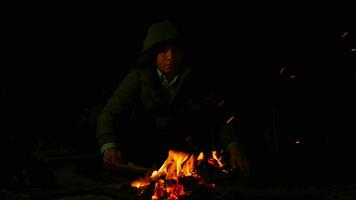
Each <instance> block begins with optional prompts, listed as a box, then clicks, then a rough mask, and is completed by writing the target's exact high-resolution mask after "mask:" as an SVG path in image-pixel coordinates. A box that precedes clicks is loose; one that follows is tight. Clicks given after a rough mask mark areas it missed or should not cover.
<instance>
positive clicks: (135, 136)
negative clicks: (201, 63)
mask: <svg viewBox="0 0 356 200" xmlns="http://www.w3.org/2000/svg"><path fill="white" fill-rule="evenodd" d="M171 42H174V43H181V42H182V40H181V37H180V36H179V34H178V32H177V30H176V27H175V26H174V25H173V24H172V23H171V22H169V21H162V22H158V23H155V24H153V25H152V26H151V27H150V28H149V29H148V32H147V35H146V38H145V41H144V44H143V48H142V51H141V53H140V56H139V58H138V60H137V63H136V65H135V66H134V67H133V68H132V69H131V70H130V72H129V73H128V75H127V76H126V77H125V78H124V79H123V80H122V82H121V83H120V85H119V87H118V88H117V90H116V91H115V92H114V94H113V95H112V97H111V98H110V99H109V101H108V102H107V104H106V105H105V107H104V108H103V111H102V113H101V114H100V116H99V118H98V120H97V139H98V141H99V145H100V146H102V145H104V144H106V143H115V144H116V145H117V146H118V148H120V147H121V146H125V145H126V146H127V145H128V144H138V143H140V142H141V143H146V144H147V143H149V142H150V141H155V142H157V141H160V140H162V141H161V142H162V145H163V143H164V144H168V143H170V142H169V141H172V143H177V144H178V145H182V143H184V142H186V138H187V137H190V136H192V135H195V136H196V137H195V139H198V140H199V141H198V142H202V143H210V144H212V143H213V141H212V140H215V135H214V132H216V129H217V128H218V127H220V126H221V112H220V111H219V108H218V104H219V101H220V100H221V98H219V97H217V96H216V95H215V94H213V93H211V90H210V88H209V87H207V84H206V82H204V81H202V80H201V79H199V78H198V77H196V76H195V75H194V73H192V70H191V69H190V68H187V67H185V68H184V69H183V70H182V71H181V72H180V74H179V78H178V80H177V83H176V84H177V85H176V89H175V90H174V93H173V94H172V95H167V94H166V93H165V91H164V89H163V87H162V84H161V82H160V80H159V77H158V75H157V72H156V70H157V69H156V67H155V66H153V63H152V62H149V61H150V60H152V59H154V56H155V50H156V48H157V47H158V46H159V45H160V44H163V43H171ZM152 57H153V58H152ZM128 124H135V125H133V126H131V128H128V129H125V128H123V127H124V126H126V125H128ZM132 127H134V128H133V129H135V131H133V129H132ZM228 135H229V136H228V137H224V138H225V139H226V141H223V142H222V143H223V144H227V143H229V142H230V141H232V140H234V138H233V136H232V135H231V134H228ZM230 136H231V137H230ZM162 138H165V139H162ZM203 141H205V142H203ZM168 148H174V147H172V146H170V147H168Z"/></svg>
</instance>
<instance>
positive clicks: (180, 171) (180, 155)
mask: <svg viewBox="0 0 356 200" xmlns="http://www.w3.org/2000/svg"><path fill="white" fill-rule="evenodd" d="M204 158H205V156H204V154H203V152H201V153H200V154H199V155H198V156H196V155H195V154H193V153H186V152H181V151H175V150H170V151H169V152H168V158H167V159H166V160H165V162H164V163H163V165H162V166H161V168H160V169H159V170H158V171H154V172H153V173H152V174H151V175H150V176H149V177H146V178H143V179H139V180H136V181H133V182H132V183H131V186H132V187H135V188H138V189H141V188H143V187H146V186H148V185H149V184H150V183H151V182H155V185H154V186H155V187H154V193H153V195H152V199H154V200H156V199H179V198H181V197H184V196H187V195H189V194H190V193H191V191H189V190H188V189H187V188H185V187H184V185H183V184H182V183H180V181H181V179H182V178H183V177H193V178H195V179H196V180H198V183H199V185H204V186H207V187H209V188H214V187H215V184H214V183H206V182H205V181H204V180H203V179H202V178H201V177H200V176H199V175H198V174H197V172H196V170H197V167H198V165H200V164H201V163H202V162H203V161H204ZM207 161H208V163H210V164H211V165H213V166H215V167H219V168H222V167H223V166H224V164H223V163H222V158H221V157H219V155H218V153H217V151H212V157H211V158H208V159H207Z"/></svg>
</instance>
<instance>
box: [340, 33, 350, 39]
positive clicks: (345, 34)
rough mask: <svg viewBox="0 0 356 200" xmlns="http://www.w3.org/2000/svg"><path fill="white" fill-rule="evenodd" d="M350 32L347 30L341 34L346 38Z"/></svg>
mask: <svg viewBox="0 0 356 200" xmlns="http://www.w3.org/2000/svg"><path fill="white" fill-rule="evenodd" d="M348 34H349V32H345V33H343V34H342V35H341V37H342V38H345V37H346V36H347V35H348Z"/></svg>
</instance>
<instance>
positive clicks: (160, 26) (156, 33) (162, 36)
mask: <svg viewBox="0 0 356 200" xmlns="http://www.w3.org/2000/svg"><path fill="white" fill-rule="evenodd" d="M180 40H181V38H180V36H179V34H178V31H177V28H176V26H175V25H174V24H173V23H172V22H171V21H169V20H163V21H159V22H156V23H154V24H152V25H151V26H150V27H149V28H148V30H147V34H146V37H145V40H144V43H143V47H142V50H141V52H140V55H139V57H138V63H142V62H144V61H147V59H149V58H150V57H151V56H152V54H151V53H153V52H152V51H153V50H154V49H155V47H157V46H158V45H159V44H163V43H170V42H179V41H180Z"/></svg>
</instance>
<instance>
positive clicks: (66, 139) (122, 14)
mask: <svg viewBox="0 0 356 200" xmlns="http://www.w3.org/2000/svg"><path fill="white" fill-rule="evenodd" d="M187 7H189V6H187ZM16 8H17V7H15V9H14V10H13V12H9V14H7V15H5V25H6V28H5V29H4V32H5V33H6V35H7V37H6V43H7V44H8V45H6V49H5V51H6V54H5V57H6V60H7V62H6V63H4V65H3V66H2V71H3V72H4V73H1V76H2V77H1V79H2V87H1V93H2V94H1V95H2V97H4V98H1V99H2V100H3V103H2V108H1V110H2V111H1V113H2V122H3V126H2V127H1V133H2V134H1V148H2V152H3V153H4V154H3V159H4V160H5V162H3V163H5V164H4V166H5V167H6V166H7V167H9V169H11V170H10V172H11V173H14V174H15V173H17V172H16V170H17V169H20V168H21V167H23V166H25V165H26V163H28V162H29V159H31V155H32V153H34V152H36V151H38V150H47V149H58V148H69V149H71V151H73V152H74V154H78V155H81V154H95V153H98V151H99V147H98V146H97V144H96V140H95V117H96V116H97V113H98V112H99V111H100V108H101V106H102V105H103V104H104V103H105V102H106V101H107V99H108V98H109V97H110V95H111V94H112V92H113V91H114V89H115V88H116V87H117V86H118V84H119V82H120V81H121V80H122V78H123V77H124V76H125V74H126V73H127V72H128V70H129V69H130V65H131V63H133V61H134V59H135V58H136V56H137V55H138V53H139V52H140V50H141V47H142V46H141V45H142V43H143V40H144V36H145V33H146V30H147V28H148V26H149V25H150V24H151V23H152V22H154V21H157V20H159V19H165V18H169V19H172V20H174V21H175V22H176V23H177V24H178V25H179V27H180V28H181V29H182V31H183V33H184V34H185V35H186V39H187V41H188V44H189V46H190V47H191V49H190V52H189V53H190V54H189V55H190V56H191V61H192V63H193V64H194V67H195V68H197V69H199V70H201V72H202V73H203V75H204V76H206V77H208V78H209V79H211V80H212V81H216V85H217V87H218V88H220V91H221V92H222V93H223V94H224V96H225V97H226V99H227V101H228V102H230V105H231V109H232V110H234V111H236V112H238V111H239V110H240V109H244V108H254V109H253V110H254V111H255V110H258V108H260V107H266V106H267V107H276V108H278V109H279V111H280V112H281V113H283V121H284V123H283V125H282V126H283V127H284V129H285V130H289V131H291V132H293V134H295V135H296V138H303V139H304V141H303V140H302V141H303V142H305V143H306V144H307V145H308V147H309V148H308V150H311V151H313V150H315V151H318V152H319V150H320V148H322V150H323V151H322V152H320V153H321V156H323V157H325V158H326V159H327V160H329V161H330V163H329V164H330V165H331V166H332V168H331V170H334V171H337V172H340V173H341V174H343V173H348V172H345V170H344V169H351V168H352V165H351V164H350V163H351V161H352V159H353V153H354V150H355V147H354V146H355V145H354V142H353V140H352V139H353V135H354V134H355V133H356V128H355V126H356V123H355V105H354V102H355V101H354V97H353V96H354V93H355V91H356V90H355V89H356V88H355V82H356V80H355V60H354V57H355V52H351V48H355V47H356V46H355V31H353V30H349V29H350V28H349V27H341V28H339V27H336V26H333V24H338V23H339V22H342V21H343V20H344V19H343V18H342V17H340V18H333V17H332V16H330V15H329V13H333V12H325V13H321V14H320V13H317V12H316V11H317V10H315V9H311V10H308V11H304V10H302V11H301V10H299V11H301V12H299V11H298V12H297V11H293V12H292V9H291V8H289V9H281V10H279V9H275V10H264V11H263V12H261V11H260V10H257V9H254V7H252V8H250V10H249V11H250V12H243V11H244V7H231V8H230V9H227V8H225V9H221V10H220V9H219V8H215V7H214V6H211V7H210V9H206V8H199V6H197V7H196V8H194V9H182V10H180V11H179V8H186V7H184V6H182V7H179V8H178V11H174V12H170V10H169V9H163V10H161V9H159V8H154V9H150V10H148V9H147V10H146V8H145V6H142V7H141V8H137V9H130V10H129V12H127V11H128V10H126V8H124V7H116V8H117V9H110V10H106V9H101V8H96V7H95V5H90V6H89V7H88V8H87V7H81V6H75V7H73V8H72V7H71V6H68V7H65V8H63V9H62V8H59V7H57V6H54V5H53V6H52V5H51V6H49V7H47V8H46V9H26V6H21V9H19V10H17V9H16ZM335 12H336V11H335ZM346 31H348V34H347V35H346V36H345V37H342V35H343V34H344V33H345V32H346ZM283 67H284V71H283V73H282V74H280V70H281V69H282V68H283ZM291 75H292V76H293V75H294V76H295V78H293V77H290V76H291ZM255 105H256V106H255ZM257 113H258V112H257ZM324 150H325V151H324ZM306 165H307V163H306ZM346 171H347V170H346ZM350 171H351V170H350ZM5 172H6V171H5ZM11 173H5V174H7V176H9V175H11ZM335 176H338V174H337V173H336V175H335ZM346 176H347V175H346ZM342 177H343V176H342Z"/></svg>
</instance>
